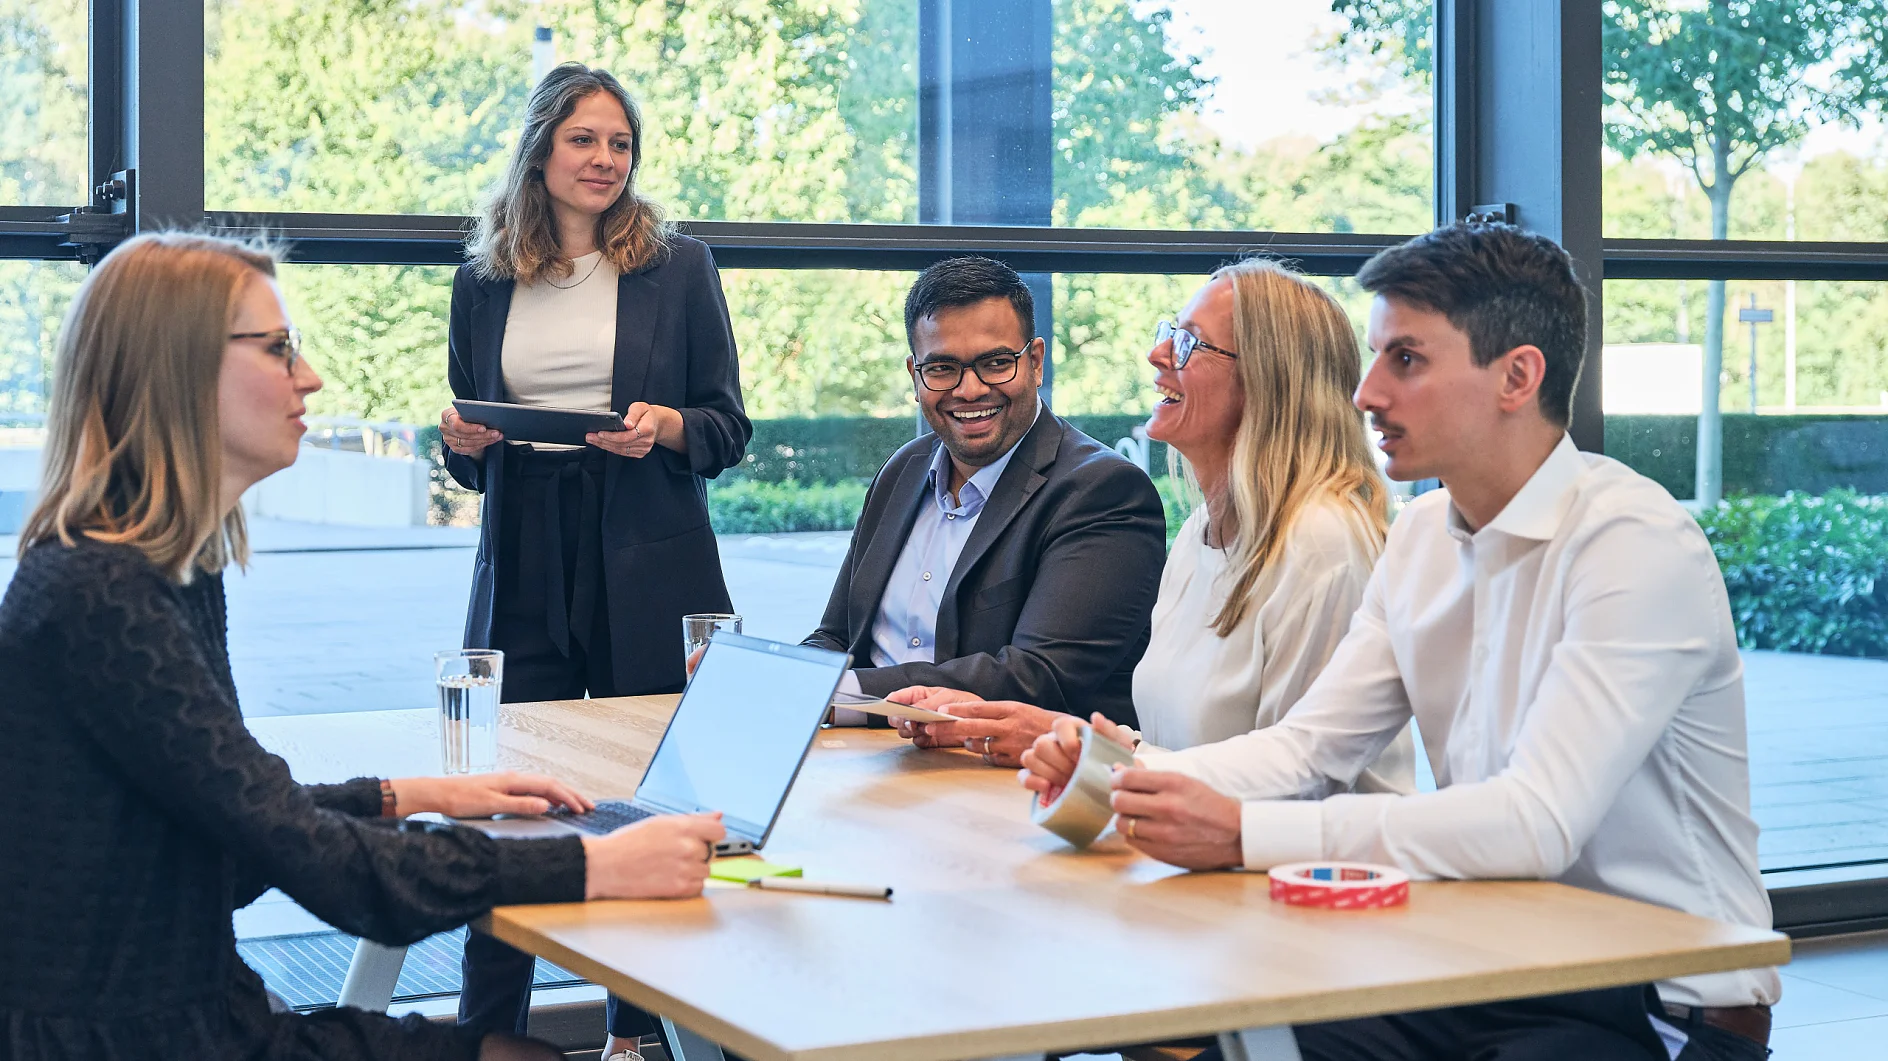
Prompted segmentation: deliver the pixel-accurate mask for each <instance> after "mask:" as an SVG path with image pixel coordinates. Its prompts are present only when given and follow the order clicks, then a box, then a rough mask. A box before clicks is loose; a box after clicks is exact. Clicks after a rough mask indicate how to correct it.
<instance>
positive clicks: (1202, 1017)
mask: <svg viewBox="0 0 1888 1061" xmlns="http://www.w3.org/2000/svg"><path fill="white" fill-rule="evenodd" d="M673 702H674V698H673V697H631V698H622V699H616V700H592V701H562V702H553V703H544V704H520V705H508V706H507V707H506V708H505V711H504V715H503V729H502V733H501V737H500V751H499V765H500V766H501V768H520V769H535V770H542V771H544V772H546V773H551V774H555V775H557V776H560V777H563V778H566V779H568V780H570V781H572V782H575V783H576V784H578V785H579V786H580V787H582V788H583V789H584V790H585V791H586V792H587V793H588V794H591V795H596V796H623V795H628V794H629V793H630V792H631V791H632V790H633V788H634V780H635V778H636V777H637V776H639V775H640V773H641V769H642V767H643V765H645V764H646V763H647V761H648V758H649V756H650V755H651V754H652V753H653V751H654V749H655V745H656V742H657V740H658V739H659V738H660V736H661V732H662V728H663V726H664V725H665V723H666V720H667V718H668V715H669V713H670V712H671V710H672V704H673ZM429 715H430V713H429V712H423V711H411V712H387V713H384V714H381V715H377V716H350V720H349V723H348V724H346V725H343V724H341V723H339V722H338V720H337V719H336V717H334V716H330V717H329V718H328V719H327V720H325V722H324V720H323V719H321V718H318V717H315V718H304V719H294V720H288V719H258V720H255V722H256V723H257V725H256V729H257V730H258V732H259V734H260V735H261V736H262V738H263V740H264V743H265V744H268V745H269V746H270V747H271V748H274V749H275V750H277V751H279V752H282V753H283V754H285V755H287V756H288V758H289V759H290V760H291V762H292V763H294V764H295V765H296V768H297V772H298V776H304V775H305V776H304V779H305V780H325V779H329V778H332V777H339V776H347V775H348V774H350V773H359V772H363V771H365V772H372V773H412V772H432V771H434V770H436V769H437V763H438V759H437V750H436V745H435V744H434V743H433V742H434V741H435V739H436V738H434V737H433V735H432V731H431V727H430V724H429V723H430V717H429ZM355 719H358V720H359V724H360V725H361V726H364V727H366V728H365V729H359V728H356V729H353V730H349V729H348V728H347V726H348V725H352V724H353V723H354V720H355ZM350 732H351V733H352V734H353V735H352V736H345V737H344V736H342V734H345V733H350ZM350 763H351V764H356V765H353V766H352V767H351V768H348V767H345V766H344V765H343V764H350ZM375 764H386V765H380V766H377V765H375ZM304 768H305V769H304ZM1027 799H1028V797H1027V794H1026V793H1025V792H1024V791H1023V790H1022V789H1021V788H1020V787H1019V786H1018V785H1017V783H1016V779H1015V775H1014V772H1013V771H1010V770H1002V769H992V768H990V767H987V766H984V765H983V764H982V763H981V762H980V761H978V759H977V758H976V757H974V756H971V755H969V754H966V753H957V752H925V751H919V750H916V749H913V748H911V747H909V746H908V745H906V744H905V743H904V742H902V741H899V740H897V739H896V738H895V737H894V736H892V735H891V734H890V733H888V732H886V731H867V730H826V731H823V732H822V733H821V734H820V736H819V738H818V739H816V740H815V742H814V747H813V751H812V754H811V756H810V758H809V760H808V762H807V764H806V767H805V769H804V770H803V771H802V772H801V775H800V779H799V782H798V784H797V785H796V786H795V788H794V791H793V794H792V795H791V796H790V797H789V798H788V800H787V804H786V810H785V812H784V814H783V815H782V818H781V821H780V823H779V825H778V827H777V828H776V829H775V832H774V835H773V838H772V840H771V841H770V842H769V843H768V845H767V849H766V852H765V856H766V857H767V858H769V859H771V860H773V861H777V862H784V863H789V864H793V865H798V866H802V867H804V869H805V873H806V877H807V878H808V879H810V880H832V881H846V882H855V883H863V884H884V885H890V886H892V887H893V888H894V889H896V894H895V896H894V898H893V899H892V901H890V902H873V901H865V900H857V899H841V898H829V897H823V896H811V895H795V894H786V893H776V892H757V891H752V890H748V889H737V888H711V889H710V890H709V891H708V892H707V893H706V894H705V895H704V896H703V897H702V898H700V899H694V900H687V901H678V902H603V903H588V904H572V905H560V906H515V907H504V908H501V909H499V910H497V911H494V912H493V914H492V915H491V917H490V918H489V919H488V924H487V926H486V927H489V929H490V930H491V931H492V932H493V933H495V934H496V935H498V936H499V937H500V938H502V939H505V940H506V941H508V942H510V943H512V944H514V945H516V946H519V947H522V948H524V949H526V950H529V951H533V952H535V953H538V954H541V955H543V956H545V957H547V958H550V959H551V960H553V961H555V962H557V963H558V964H560V965H562V966H564V967H565V968H567V969H571V970H574V971H576V972H578V973H581V974H582V975H584V976H587V977H589V978H590V979H592V980H594V981H596V982H597V983H600V984H603V985H605V986H607V987H608V988H609V989H610V990H612V991H614V992H616V993H617V994H619V995H621V996H623V997H625V998H628V999H630V1000H631V1001H633V1002H636V1003H637V1004H639V1005H641V1006H643V1007H645V1008H647V1009H650V1010H654V1011H656V1012H659V1013H662V1014H664V1015H666V1016H669V1017H670V1018H672V1019H674V1020H675V1021H676V1022H677V1023H679V1024H681V1025H683V1026H685V1027H687V1028H690V1029H692V1030H693V1031H695V1032H697V1033H700V1034H702V1035H704V1036H707V1037H708V1038H710V1039H713V1040H715V1041H717V1042H720V1043H722V1044H724V1045H726V1046H727V1047H729V1048H731V1049H732V1050H734V1051H736V1052H738V1053H740V1054H742V1055H744V1056H745V1057H747V1058H749V1059H751V1061H867V1059H870V1061H958V1059H967V1058H988V1057H1000V1056H1005V1055H1011V1054H1020V1053H1026V1052H1036V1051H1042V1050H1050V1051H1056V1050H1071V1049H1074V1048H1079V1047H1082V1046H1098V1045H1103V1044H1109V1043H1122V1042H1132V1041H1147V1040H1151V1039H1161V1038H1168V1037H1178V1036H1190V1035H1199V1034H1208V1033H1213V1032H1219V1031H1226V1030H1232V1029H1239V1028H1249V1027H1262V1026H1274V1025H1284V1024H1293V1023H1301V1022H1305V1021H1315V1020H1326V1019H1332V1018H1339V1017H1347V1016H1362V1015H1366V1014H1372V1013H1382V1012H1391V1011H1398V1010H1407V1009H1416V1008H1422V1007H1430V1006H1440V1005H1449V1004H1460V1003H1470V1002H1480V1001H1492V1000H1496V999H1501V998H1513V997H1520V996H1525V995H1538V994H1549V993H1554V992H1560V991H1570V990H1577V989H1583V988H1592V987H1600V986H1608V985H1617V984H1626V983H1638V982H1644V981H1650V980H1659V979H1664V978H1668V977H1672V976H1677V975H1683V974H1688V973H1700V972H1708V971H1716V970H1726V969H1735V968H1744V967H1750V966H1760V965H1775V964H1781V963H1783V962H1786V961H1788V958H1789V943H1788V941H1787V940H1786V939H1785V938H1784V937H1782V936H1780V935H1777V934H1775V933H1772V932H1764V931H1759V930H1756V929H1750V928H1741V927H1735V926H1730V925H1723V924H1718V923H1715V922H1711V921H1706V920H1703V919H1700V918H1695V917H1690V916H1687V915H1684V914H1679V913H1676V912H1673V911H1670V910H1665V909H1661V908H1659V907H1655V906H1649V905H1646V904H1642V903H1635V902H1629V901H1626V900H1623V899H1617V898H1612V897H1609V896H1604V895H1599V894H1596V893H1593V892H1586V891H1580V890H1577V889H1574V888H1568V887H1563V886H1560V885H1556V884H1547V883H1540V882H1449V883H1427V884H1424V883H1419V884H1417V885H1415V886H1414V888H1413V889H1412V893H1411V899H1410V903H1409V905H1408V906H1407V907H1403V908H1400V909H1392V910H1381V911H1368V912H1336V911H1326V910H1314V909H1302V908H1295V907H1287V906H1282V905H1279V904H1275V903H1273V902H1272V901H1271V900H1270V898H1269V897H1268V895H1267V888H1268V882H1267V880H1266V878H1265V876H1264V875H1263V874H1258V873H1211V874H1189V873H1184V872H1181V871H1178V870H1175V869H1173V868H1172V867H1169V866H1164V865H1162V864H1160V863H1157V862H1153V861H1151V860H1148V859H1145V858H1141V857H1139V856H1137V855H1135V854H1133V853H1132V852H1130V851H1128V850H1127V849H1126V847H1125V846H1124V845H1123V844H1122V843H1121V842H1120V841H1119V840H1118V839H1114V838H1112V837H1110V838H1108V839H1106V840H1104V841H1103V842H1101V843H1100V844H1098V845H1097V846H1096V847H1095V848H1094V849H1091V850H1090V851H1088V852H1086V853H1078V852H1075V851H1073V850H1071V849H1070V848H1069V847H1067V846H1066V845H1065V844H1063V843H1062V842H1061V841H1060V840H1058V839H1056V838H1055V837H1054V836H1051V835H1050V834H1049V833H1047V832H1044V831H1042V830H1041V829H1038V828H1036V827H1035V826H1033V825H1031V824H1030V823H1029V820H1028V803H1027Z"/></svg>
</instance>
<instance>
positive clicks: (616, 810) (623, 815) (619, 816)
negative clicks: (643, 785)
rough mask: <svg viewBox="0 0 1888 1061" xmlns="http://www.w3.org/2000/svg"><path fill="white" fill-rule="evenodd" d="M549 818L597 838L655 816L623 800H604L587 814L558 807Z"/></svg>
mask: <svg viewBox="0 0 1888 1061" xmlns="http://www.w3.org/2000/svg"><path fill="white" fill-rule="evenodd" d="M550 816H551V817H553V818H556V819H557V820H558V821H561V822H569V823H570V824H572V825H574V826H576V827H577V828H579V829H582V830H583V831H584V832H586V833H595V834H597V835H598V836H603V835H605V834H607V833H613V832H615V831H616V830H618V829H621V828H622V827H623V826H625V825H634V824H635V823H637V822H639V821H642V820H643V819H645V818H653V817H655V816H656V815H655V814H654V812H652V811H646V810H643V809H642V808H641V807H638V806H636V805H635V804H633V803H628V802H625V801H624V800H620V799H606V800H604V801H603V802H601V803H598V804H597V805H596V809H595V810H592V811H591V812H590V813H588V814H577V813H575V812H573V811H572V810H570V809H569V808H568V807H560V808H558V809H557V810H554V811H552V812H551V813H550Z"/></svg>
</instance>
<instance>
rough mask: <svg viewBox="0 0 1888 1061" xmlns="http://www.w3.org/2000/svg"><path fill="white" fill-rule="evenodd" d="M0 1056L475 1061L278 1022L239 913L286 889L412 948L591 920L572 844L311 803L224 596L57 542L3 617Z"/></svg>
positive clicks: (130, 557) (37, 555)
mask: <svg viewBox="0 0 1888 1061" xmlns="http://www.w3.org/2000/svg"><path fill="white" fill-rule="evenodd" d="M0 792H4V793H5V805H6V810H5V813H3V814H0V1057H6V1058H18V1059H22V1061H24V1059H29V1058H68V1057H69V1058H75V1059H76V1058H81V1057H82V1058H85V1059H86V1061H92V1059H96V1058H103V1057H112V1058H116V1057H140V1058H142V1057H202V1058H209V1057H288V1056H301V1055H308V1054H313V1055H318V1056H324V1057H348V1056H362V1055H368V1054H371V1055H374V1056H416V1057H417V1056H428V1057H430V1056H467V1054H466V1049H467V1047H468V1046H469V1044H461V1043H459V1042H458V1041H457V1040H456V1039H450V1041H448V1039H449V1038H450V1037H449V1034H448V1033H447V1032H445V1031H441V1030H437V1029H434V1028H432V1027H430V1026H424V1022H423V1021H419V1019H418V1018H411V1019H409V1020H408V1021H406V1022H405V1023H399V1022H394V1021H391V1020H389V1019H387V1018H385V1017H377V1016H373V1015H368V1014H362V1013H360V1012H359V1011H356V1010H346V1011H339V1012H337V1013H330V1014H328V1015H326V1016H325V1017H323V1018H319V1019H311V1018H303V1017H294V1016H290V1015H275V1016H272V1015H271V1014H269V1012H268V1006H267V1001H266V997H265V995H264V993H263V989H262V984H261V981H260V980H259V979H258V978H257V977H256V975H255V974H254V973H253V972H251V971H250V970H249V969H248V967H247V966H245V965H244V964H243V963H242V960H241V959H240V958H239V957H238V956H237V953H236V946H235V935H234V930H233V929H232V927H231V919H230V914H231V912H232V911H233V910H236V909H237V908H239V907H242V906H245V905H247V904H248V903H250V902H251V901H253V900H254V899H255V898H256V897H257V896H258V895H260V894H261V893H262V892H263V891H264V890H265V889H267V888H270V887H276V888H280V889H282V890H283V891H284V892H286V893H288V895H290V896H291V897H293V898H294V899H295V900H296V901H297V902H299V903H300V904H301V905H302V906H303V907H305V908H307V909H308V910H309V911H310V912H312V913H314V914H316V915H317V916H319V917H321V918H322V919H323V920H325V921H327V922H328V923H329V924H332V925H334V926H335V927H336V928H339V929H342V930H344V931H346V932H350V933H353V934H355V935H358V936H365V937H367V938H369V939H373V940H376V941H378V942H381V943H386V944H405V943H411V942H414V941H416V940H420V939H423V938H425V937H426V936H428V935H431V934H432V933H435V932H439V931H442V930H444V929H448V928H452V927H454V926H457V925H461V924H464V923H465V922H466V921H467V920H468V919H470V918H473V917H475V916H477V915H479V914H482V913H484V912H485V911H487V910H489V909H490V908H491V907H493V906H495V905H499V904H504V903H529V902H564V901H575V900H580V899H582V898H583V892H584V863H583V848H582V845H581V843H580V841H578V840H577V839H575V838H560V839H556V840H537V841H508V842H500V841H495V840H493V839H491V838H489V837H487V836H485V835H484V834H483V833H480V832H477V831H475V830H472V829H465V828H459V827H454V826H439V825H423V824H420V823H394V822H391V821H387V820H384V819H381V818H379V817H378V815H379V813H380V789H379V784H378V782H377V781H374V780H370V779H361V780H356V781H350V782H348V783H346V784H342V785H299V784H296V783H295V781H294V780H293V779H291V778H290V776H289V771H288V766H287V764H285V763H284V762H283V761H282V760H281V759H279V758H277V757H276V756H274V755H271V754H269V753H268V752H266V751H264V750H263V748H262V747H261V746H260V745H259V744H257V743H256V741H255V738H253V737H251V736H250V734H249V731H248V730H247V729H246V728H245V727H244V725H243V720H242V715H241V712H240V711H239V710H238V708H237V704H236V690H235V686H234V683H233V681H232V679H231V677H230V670H229V655H228V647H227V640H226V637H225V614H224V604H223V583H222V579H221V578H220V577H199V578H197V579H196V580H195V581H193V583H192V584H191V585H189V586H178V585H176V584H175V583H173V582H171V581H170V580H168V579H167V578H165V577H164V576H163V574H162V573H160V572H159V571H158V570H157V569H156V568H155V567H153V566H152V565H151V564H150V563H149V562H148V561H146V560H145V559H144V557H143V555H142V554H141V553H139V552H137V551H136V550H135V549H132V548H129V547H125V546H111V545H101V544H98V543H89V542H88V543H84V544H80V545H78V546H76V547H73V548H66V547H63V546H60V545H59V544H57V543H56V542H55V543H50V544H45V545H40V546H37V547H35V548H33V549H31V550H29V551H28V552H27V553H26V555H25V556H23V557H22V558H21V560H20V564H19V568H18V571H17V572H16V573H15V575H14V578H13V582H12V585H11V586H10V587H9V588H8V590H7V593H6V597H5V600H4V601H3V602H0Z"/></svg>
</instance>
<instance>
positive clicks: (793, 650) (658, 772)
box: [477, 630, 847, 855]
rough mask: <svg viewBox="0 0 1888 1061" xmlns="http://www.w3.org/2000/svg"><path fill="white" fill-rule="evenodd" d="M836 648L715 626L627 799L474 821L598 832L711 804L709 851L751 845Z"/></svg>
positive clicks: (782, 787) (839, 658)
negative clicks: (715, 814) (715, 833)
mask: <svg viewBox="0 0 1888 1061" xmlns="http://www.w3.org/2000/svg"><path fill="white" fill-rule="evenodd" d="M846 662H847V659H846V655H845V654H844V653H842V652H829V651H827V650H826V649H823V648H810V647H807V646H805V645H787V644H782V643H780V642H778V641H766V640H762V639H761V638H758V637H746V636H743V635H741V634H735V633H729V632H728V631H725V630H720V631H716V632H715V635H714V640H713V641H711V642H709V645H708V651H707V652H705V653H704V654H703V655H702V658H701V663H700V664H699V665H698V666H697V667H696V668H695V676H694V678H693V679H691V680H690V681H689V683H688V691H687V692H685V693H683V694H682V702H681V703H680V704H678V705H677V706H676V708H675V716H674V717H673V718H671V719H669V728H668V729H667V730H665V731H664V732H663V734H662V743H661V744H660V745H658V746H657V747H656V754H655V757H654V758H653V759H651V760H650V761H649V769H648V770H647V771H646V772H645V773H644V774H643V776H642V783H641V784H640V785H638V786H636V798H635V799H632V800H603V801H600V802H599V803H598V804H597V808H596V810H594V811H592V812H590V813H589V814H571V813H567V812H563V813H552V814H546V815H541V816H537V817H517V818H499V819H496V820H494V821H490V822H479V823H477V826H478V828H480V829H483V830H484V831H485V832H487V833H490V834H492V835H494V836H549V835H556V834H558V833H569V832H572V831H578V832H584V833H593V834H601V833H607V832H610V831H612V830H614V829H617V828H620V827H622V826H624V825H629V824H631V823H633V822H637V821H640V820H642V819H644V818H650V817H654V816H655V815H658V814H695V813H698V812H702V811H716V810H718V811H720V812H721V821H722V824H723V825H725V826H727V830H728V835H727V839H725V840H723V841H722V842H721V844H720V845H719V846H718V847H717V848H716V852H717V853H718V854H724V855H738V854H745V853H747V852H749V851H757V850H759V849H760V848H761V846H762V845H764V844H765V843H766V842H767V834H768V833H770V832H772V831H773V827H774V821H775V820H776V819H778V818H779V817H780V807H781V805H782V804H784V803H785V802H786V800H787V793H788V792H789V791H791V790H792V788H793V782H794V779H795V778H797V777H798V776H799V773H800V764H801V763H803V762H805V761H806V753H807V749H809V748H811V747H812V746H813V737H814V736H815V735H816V734H818V732H819V724H820V721H821V719H823V718H824V717H825V715H826V705H827V703H828V702H829V701H830V700H831V699H832V695H833V690H834V689H836V688H838V687H839V679H840V677H841V676H842V675H844V674H845V672H846Z"/></svg>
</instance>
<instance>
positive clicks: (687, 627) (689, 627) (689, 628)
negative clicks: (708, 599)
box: [682, 613, 741, 659]
mask: <svg viewBox="0 0 1888 1061" xmlns="http://www.w3.org/2000/svg"><path fill="white" fill-rule="evenodd" d="M716 630H726V631H728V632H729V633H735V634H738V633H740V632H741V617H740V616H738V615H716V614H713V613H704V614H701V615H684V616H682V658H683V659H687V658H688V657H690V656H692V655H694V654H695V650H696V649H698V648H701V647H702V646H703V645H706V644H707V643H708V639H709V638H711V637H713V636H715V631H716Z"/></svg>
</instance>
